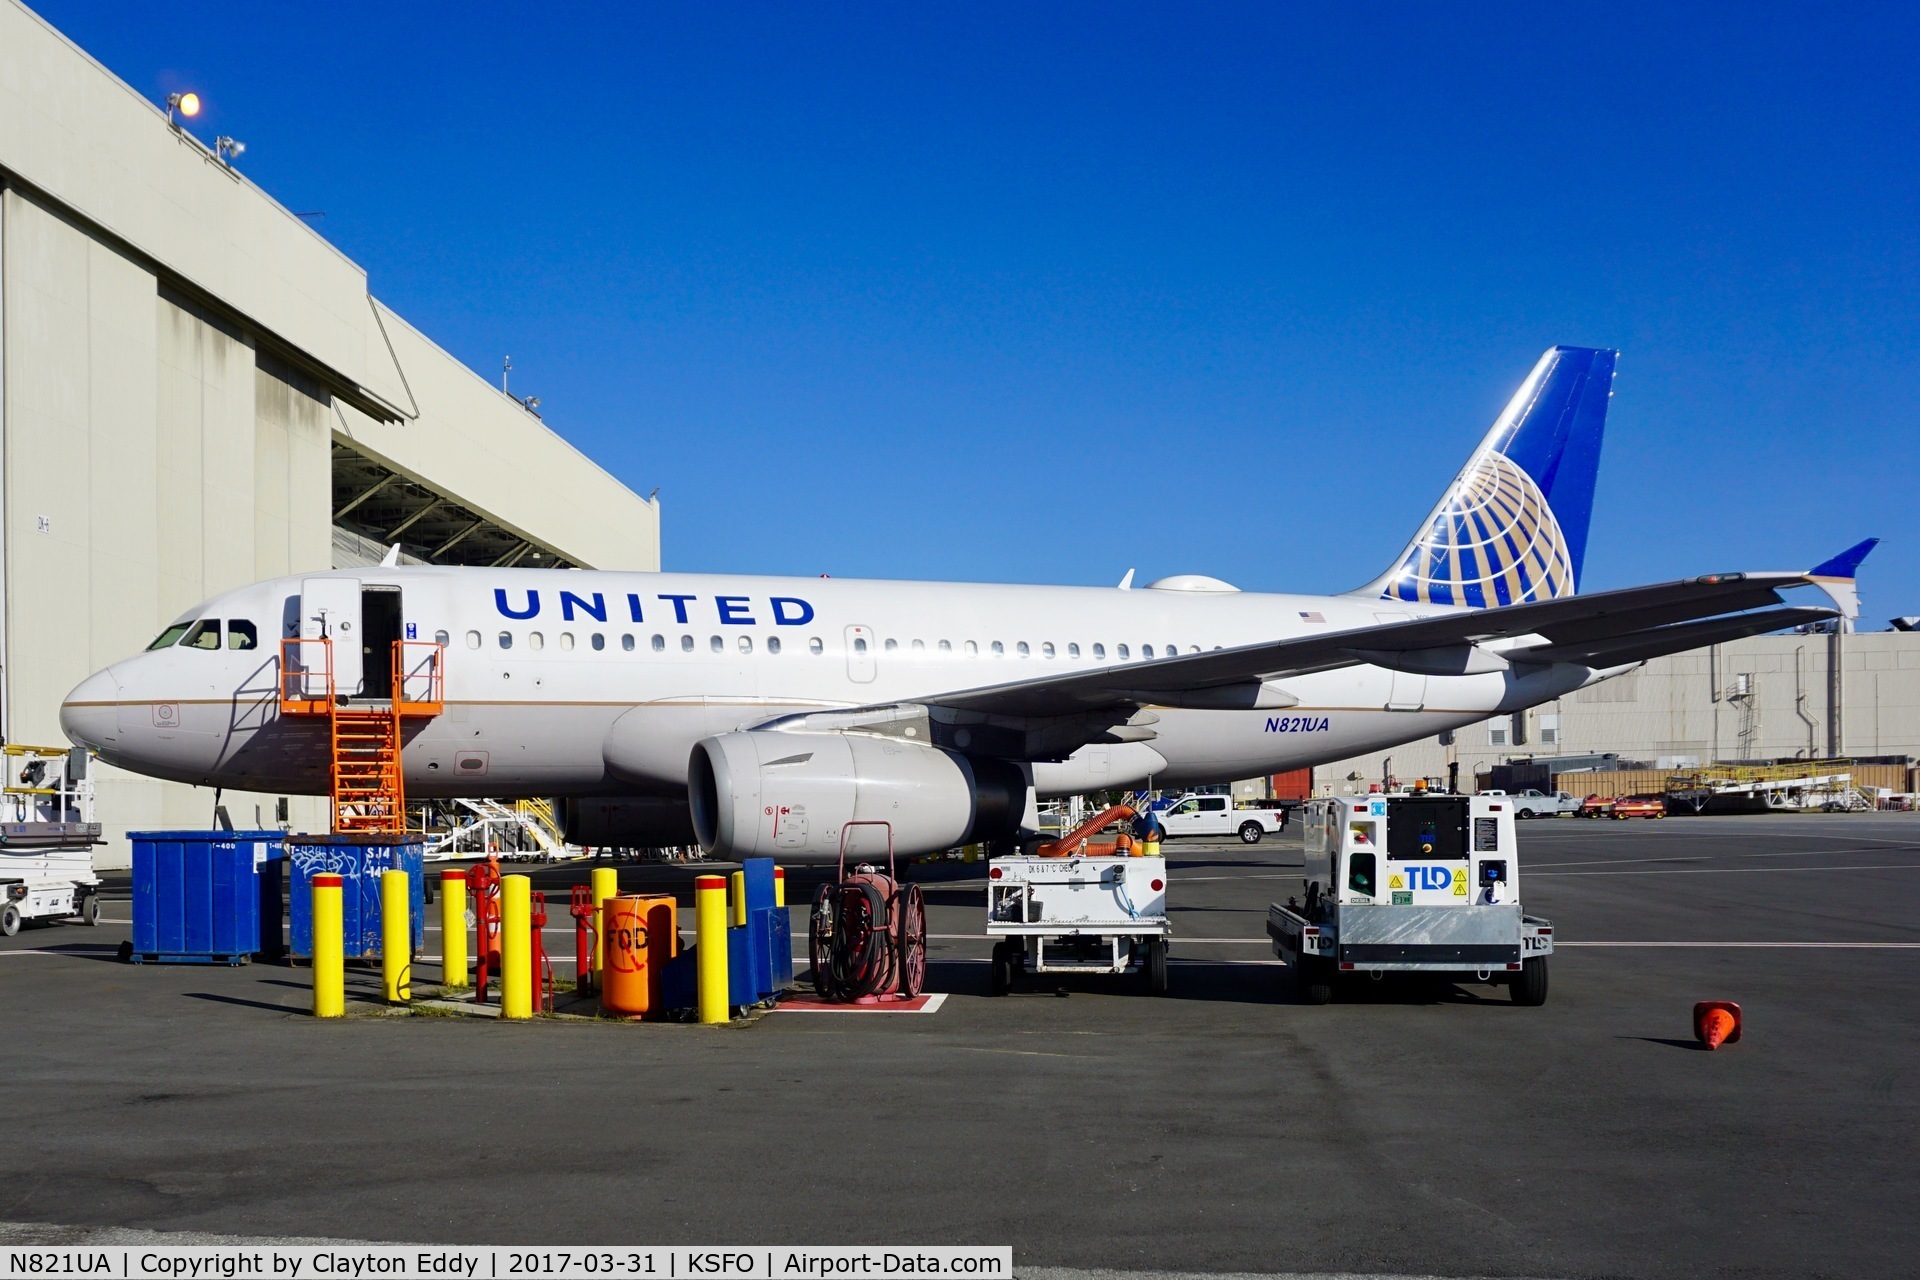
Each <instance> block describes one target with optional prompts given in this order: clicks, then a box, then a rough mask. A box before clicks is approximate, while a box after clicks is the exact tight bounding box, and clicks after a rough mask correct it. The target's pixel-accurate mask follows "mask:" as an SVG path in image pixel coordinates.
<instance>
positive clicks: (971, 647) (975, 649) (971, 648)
mask: <svg viewBox="0 0 1920 1280" xmlns="http://www.w3.org/2000/svg"><path fill="white" fill-rule="evenodd" d="M979 652H980V645H979V642H978V641H974V640H969V641H967V656H968V657H969V658H971V657H974V656H975V655H977V654H978V653H979Z"/></svg>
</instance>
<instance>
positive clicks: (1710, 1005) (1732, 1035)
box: [1693, 1000, 1740, 1049]
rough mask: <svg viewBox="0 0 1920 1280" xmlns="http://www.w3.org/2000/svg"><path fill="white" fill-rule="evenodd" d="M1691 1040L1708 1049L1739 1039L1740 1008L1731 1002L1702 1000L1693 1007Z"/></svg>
mask: <svg viewBox="0 0 1920 1280" xmlns="http://www.w3.org/2000/svg"><path fill="white" fill-rule="evenodd" d="M1693 1038H1694V1039H1695V1040H1698V1041H1699V1042H1700V1043H1701V1044H1702V1045H1704V1046H1706V1047H1707V1048H1709V1049H1718V1048H1719V1047H1720V1046H1721V1045H1723V1044H1734V1043H1737V1042H1738V1041H1739V1039H1740V1006H1739V1005H1737V1004H1735V1003H1734V1002H1733V1001H1731V1000H1702V1001H1701V1002H1700V1003H1699V1004H1696V1005H1695V1006H1693Z"/></svg>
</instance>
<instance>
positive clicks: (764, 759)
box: [687, 729, 1027, 861]
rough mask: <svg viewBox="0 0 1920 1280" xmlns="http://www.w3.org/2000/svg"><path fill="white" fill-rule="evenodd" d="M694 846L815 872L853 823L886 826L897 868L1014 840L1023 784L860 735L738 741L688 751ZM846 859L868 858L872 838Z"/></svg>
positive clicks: (858, 839) (716, 741)
mask: <svg viewBox="0 0 1920 1280" xmlns="http://www.w3.org/2000/svg"><path fill="white" fill-rule="evenodd" d="M687 785H688V792H689V794H688V800H689V806H690V808H691V809H692V811H693V830H694V835H695V836H696V838H698V840H699V841H700V847H701V848H702V849H703V850H705V851H706V852H707V853H709V854H719V855H721V856H723V857H728V858H755V857H778V858H787V859H792V860H799V859H807V860H812V861H821V860H826V859H831V858H834V857H837V856H838V855H839V852H840V835H841V831H842V830H843V829H844V828H845V827H846V825H847V824H848V823H850V822H885V823H886V824H888V826H889V827H890V828H891V829H892V832H893V848H894V852H895V853H897V854H899V855H901V856H902V857H905V856H908V855H911V854H917V853H934V852H937V851H939V850H941V849H951V848H953V847H954V846H955V845H960V844H973V843H975V842H977V841H982V840H997V839H1003V838H1006V837H1010V836H1012V835H1013V834H1014V833H1015V831H1016V830H1017V829H1018V828H1019V825H1020V818H1021V815H1022V814H1023V813H1025V811H1026V799H1027V779H1026V775H1025V774H1024V773H1022V772H1021V770H1020V769H1019V768H1018V767H1017V766H1015V765H1011V764H1008V763H1006V762H1005V761H1000V760H973V759H970V758H968V757H966V756H963V755H961V754H959V753H958V752H953V751H944V750H941V749H940V748H938V747H929V746H924V745H922V744H920V743H917V742H902V741H900V740H899V739H897V738H882V737H875V736H872V735H868V734H858V733H782V732H778V731H764V730H752V729H749V730H743V731H740V732H736V733H723V734H721V735H719V736H718V737H714V738H707V739H704V740H702V741H701V742H699V743H697V744H696V745H695V746H694V748H693V759H692V761H691V762H690V764H689V767H688V770H687ZM849 848H850V849H854V850H857V851H858V852H859V853H860V854H861V856H863V857H868V858H871V857H874V856H875V855H877V854H879V853H882V852H884V851H885V848H886V833H885V832H883V831H881V830H880V829H879V828H878V827H875V828H872V829H871V830H870V831H867V832H861V831H856V832H855V836H854V838H853V839H851V840H849Z"/></svg>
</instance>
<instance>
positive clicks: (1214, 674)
mask: <svg viewBox="0 0 1920 1280" xmlns="http://www.w3.org/2000/svg"><path fill="white" fill-rule="evenodd" d="M1808 585H1814V580H1813V578H1812V576H1811V575H1809V574H1806V573H1749V574H1738V573H1730V574H1713V575H1710V576H1708V577H1704V578H1688V579H1684V580H1682V581H1679V582H1665V583H1659V584H1656V585H1653V586H1645V587H1627V588H1624V589H1622V590H1618V591H1602V592H1596V593H1594V594H1592V595H1576V596H1563V597H1561V598H1559V599H1557V600H1543V601H1539V602H1536V603H1531V604H1517V605H1509V606H1507V607H1505V608H1499V609H1460V610H1456V611H1451V612H1448V613H1444V614H1440V615H1437V616H1432V617H1425V618H1416V619H1414V620H1413V621H1410V622H1395V623H1386V624H1383V625H1380V626H1374V627H1362V628H1358V629H1355V630H1349V631H1334V632H1325V633H1319V634H1314V635H1309V636H1291V637H1288V638H1287V639H1284V640H1272V641H1266V642H1263V643H1260V644H1249V645H1239V646H1237V647H1235V648H1232V649H1215V650H1212V651H1211V652H1208V653H1192V654H1183V655H1181V656H1180V657H1177V658H1158V659H1150V660H1146V661H1141V662H1134V663H1128V664H1126V665H1122V666H1109V667H1099V668H1095V669H1091V670H1086V671H1073V672H1064V673H1061V674H1059V675H1048V676H1041V677H1037V678H1035V679H1032V680H1020V681H1015V682H1012V683H1009V684H999V685H988V686H985V687H983V688H978V689H960V690H954V691H952V692H948V693H942V694H938V695H935V696H933V697H929V698H924V699H919V701H922V702H924V703H926V704H927V705H929V706H933V707H944V708H947V709H949V710H952V711H973V712H982V713H986V714H989V715H1012V716H1057V715H1073V714H1075V713H1081V712H1087V711H1091V710H1094V709H1096V708H1102V707H1112V706H1119V705H1121V704H1126V703H1131V704H1133V705H1135V706H1139V705H1143V704H1157V705H1170V706H1181V705H1193V706H1208V707H1223V708H1224V707H1234V706H1244V707H1249V708H1251V707H1255V706H1262V705H1267V706H1275V707H1280V706H1286V705H1288V703H1287V702H1286V700H1285V695H1284V694H1283V693H1280V692H1278V691H1274V690H1270V689H1267V690H1264V691H1263V686H1267V685H1270V684H1271V682H1273V681H1277V680H1285V679H1287V678H1288V677H1292V676H1301V675H1307V674H1310V673H1312V672H1316V671H1331V670H1334V669H1336V668H1339V667H1351V666H1358V665H1361V664H1363V663H1371V664H1374V665H1377V666H1384V667H1391V668H1396V669H1399V670H1405V671H1418V672H1424V673H1426V674H1428V675H1467V674H1472V673H1474V672H1480V671H1497V670H1500V669H1502V668H1505V667H1507V666H1511V665H1513V664H1515V663H1523V662H1528V661H1533V662H1572V661H1582V660H1583V659H1582V656H1581V655H1583V654H1587V653H1592V654H1594V655H1596V656H1597V655H1599V654H1600V653H1602V652H1604V651H1605V650H1604V647H1603V646H1604V645H1607V644H1613V645H1626V643H1627V642H1628V641H1629V639H1631V640H1632V641H1633V643H1634V644H1637V645H1640V646H1642V647H1645V646H1649V645H1650V646H1652V648H1651V651H1650V653H1651V654H1657V653H1672V652H1679V651H1681V650H1684V649H1687V648H1693V647H1696V646H1697V645H1701V644H1711V643H1715V642H1716V641H1717V640H1718V639H1719V638H1721V637H1720V636H1718V635H1717V634H1714V635H1706V638H1704V639H1699V640H1691V641H1689V640H1688V638H1687V637H1686V636H1685V635H1683V631H1685V629H1686V624H1690V623H1696V622H1697V621H1698V620H1701V619H1714V620H1720V619H1723V618H1724V619H1725V623H1726V624H1727V625H1729V626H1734V618H1731V617H1727V616H1726V615H1736V616H1738V617H1741V618H1746V617H1748V616H1749V615H1747V614H1746V613H1745V612H1744V611H1747V610H1753V609H1760V608H1762V607H1764V606H1768V605H1779V604H1782V603H1783V600H1782V598H1781V596H1780V594H1779V593H1780V591H1781V590H1783V589H1786V588H1791V587H1800V586H1808ZM1772 612H1773V614H1775V615H1779V614H1787V615H1790V616H1787V617H1781V618H1779V620H1777V621H1773V622H1771V623H1770V624H1769V625H1765V626H1760V627H1757V628H1756V629H1755V630H1752V631H1742V630H1740V629H1739V627H1740V626H1745V625H1750V624H1748V623H1746V622H1744V621H1743V622H1741V623H1740V624H1739V626H1734V630H1733V631H1732V632H1731V633H1730V634H1729V636H1728V637H1727V638H1731V636H1732V635H1754V634H1758V633H1759V632H1760V631H1772V630H1778V629H1779V628H1781V627H1786V626H1794V625H1798V624H1799V623H1801V622H1805V621H1810V620H1812V619H1814V618H1817V617H1818V618H1824V617H1832V616H1833V614H1834V611H1833V610H1828V609H1814V610H1798V609H1796V610H1775V611H1772ZM1751 616H1753V617H1760V618H1766V617H1768V615H1767V614H1757V615H1751ZM1697 634H1703V635H1705V634H1706V633H1697ZM1675 640H1680V641H1682V643H1679V644H1676V645H1674V646H1673V647H1672V648H1666V647H1663V646H1665V645H1667V644H1669V643H1671V642H1673V641H1675ZM1501 642H1508V643H1501ZM1512 642H1520V643H1512ZM1495 646H1497V647H1495ZM1631 648H1632V646H1630V645H1629V646H1627V648H1625V649H1623V650H1622V651H1623V652H1628V651H1631ZM1638 660H1639V659H1638V658H1636V657H1621V658H1613V659H1610V660H1608V661H1604V662H1599V663H1598V664H1597V665H1601V666H1614V665H1619V664H1620V663H1623V662H1633V661H1638ZM1193 695H1199V696H1197V697H1196V696H1193Z"/></svg>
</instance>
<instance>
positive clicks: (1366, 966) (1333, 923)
mask: <svg viewBox="0 0 1920 1280" xmlns="http://www.w3.org/2000/svg"><path fill="white" fill-rule="evenodd" d="M1513 819H1514V812H1513V803H1512V800H1511V799H1510V798H1508V797H1489V796H1443V795H1424V794H1414V795H1371V796H1359V797H1351V798H1344V797H1343V798H1341V799H1334V800H1315V801H1311V802H1309V803H1308V805H1307V807H1306V810H1305V819H1304V822H1303V824H1302V835H1303V839H1304V843H1305V848H1306V875H1305V886H1306V894H1305V899H1306V900H1305V902H1304V903H1302V902H1299V901H1296V900H1294V899H1291V898H1289V899H1288V900H1287V903H1286V905H1285V906H1282V905H1280V904H1279V903H1274V904H1272V905H1271V906H1269V907H1268V908H1267V935H1268V937H1270V938H1272V939H1273V951H1274V954H1275V955H1277V956H1279V957H1280V958H1281V959H1282V960H1284V961H1285V962H1286V964H1287V967H1288V969H1289V970H1290V971H1291V972H1292V974H1293V979H1294V989H1295V991H1296V992H1297V993H1298V995H1299V997H1300V998H1301V999H1302V1000H1303V1001H1305V1002H1306V1003H1308V1004H1325V1003H1326V1002H1327V1001H1328V1000H1330V999H1331V998H1332V997H1333V993H1334V987H1335V984H1336V983H1337V982H1338V981H1339V980H1340V979H1342V978H1344V977H1351V976H1353V975H1358V974H1362V973H1365V974H1368V975H1371V976H1374V977H1379V976H1383V975H1385V974H1387V973H1433V974H1444V975H1446V976H1447V977H1449V978H1450V979H1452V980H1453V981H1456V982H1482V983H1489V984H1493V985H1504V986H1506V987H1507V989H1508V991H1509V992H1510V993H1511V995H1512V998H1513V1001H1514V1003H1515V1004H1523V1005H1540V1004H1545V1003H1546V999H1547V957H1548V956H1549V955H1551V954H1552V953H1553V925H1552V924H1551V923H1549V922H1548V921H1545V920H1540V919H1536V918H1535V917H1533V916H1530V915H1527V914H1526V912H1525V911H1524V910H1523V909H1522V908H1521V905H1520V860H1519V853H1518V850H1517V848H1516V846H1515V842H1514V829H1513Z"/></svg>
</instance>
